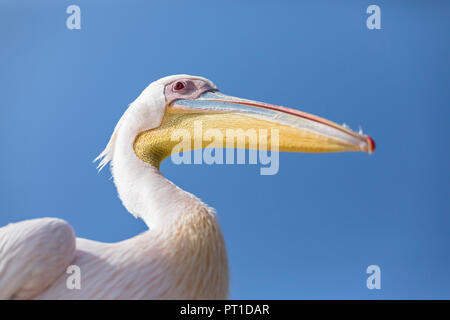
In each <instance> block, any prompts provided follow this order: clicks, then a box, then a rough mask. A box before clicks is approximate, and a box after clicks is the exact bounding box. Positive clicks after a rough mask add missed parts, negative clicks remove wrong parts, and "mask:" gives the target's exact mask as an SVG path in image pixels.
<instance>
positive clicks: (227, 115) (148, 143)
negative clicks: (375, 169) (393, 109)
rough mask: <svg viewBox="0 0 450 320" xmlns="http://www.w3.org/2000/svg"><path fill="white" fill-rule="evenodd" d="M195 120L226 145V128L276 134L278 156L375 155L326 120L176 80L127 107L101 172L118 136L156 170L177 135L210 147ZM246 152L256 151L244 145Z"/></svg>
mask: <svg viewBox="0 0 450 320" xmlns="http://www.w3.org/2000/svg"><path fill="white" fill-rule="evenodd" d="M197 120H201V121H202V127H203V129H218V130H220V131H221V132H222V137H223V139H224V140H225V139H227V138H228V137H227V132H228V131H227V130H226V129H227V128H241V129H244V130H246V129H261V128H263V129H278V131H279V146H278V148H279V151H287V152H311V153H318V152H342V151H363V152H368V153H372V152H373V151H374V150H375V143H374V141H373V139H372V138H370V137H369V136H367V135H364V134H361V133H356V132H354V131H352V130H350V129H349V128H347V127H345V126H341V125H338V124H336V123H334V122H331V121H329V120H326V119H324V118H321V117H318V116H315V115H311V114H308V113H305V112H302V111H300V110H295V109H290V108H286V107H280V106H276V105H272V104H267V103H263V102H257V101H252V100H247V99H241V98H237V97H232V96H228V95H225V94H222V93H220V92H219V90H218V88H217V87H216V86H215V85H214V84H213V83H212V82H211V81H210V80H208V79H205V78H203V77H198V76H189V75H174V76H168V77H164V78H162V79H160V80H158V81H155V82H153V83H151V84H150V85H149V86H148V87H147V88H146V89H145V90H144V91H143V92H142V94H141V95H140V96H139V97H138V98H137V99H136V100H135V101H134V102H133V103H132V104H131V105H130V107H129V108H128V110H127V111H126V112H125V114H124V115H123V117H122V119H121V120H120V121H119V123H118V124H117V126H116V129H115V131H114V134H113V137H112V138H111V141H110V142H109V143H108V146H107V148H106V149H105V151H104V152H103V153H102V154H101V155H100V157H104V158H103V161H102V162H101V163H100V167H103V166H104V165H105V164H106V163H107V162H108V161H109V160H112V158H113V153H114V149H115V148H114V144H115V142H116V141H115V140H116V136H117V135H118V131H119V130H124V131H128V133H129V134H128V135H127V136H128V139H127V143H130V142H132V146H133V150H134V154H135V155H136V156H137V157H138V158H139V159H141V160H142V161H144V162H146V163H148V164H150V165H152V166H154V167H159V164H160V163H161V161H162V160H163V159H164V158H166V157H168V156H169V155H170V154H171V152H172V150H173V147H174V146H175V145H176V144H177V143H178V142H179V141H177V140H174V139H172V138H171V137H172V133H173V132H174V130H176V129H180V128H182V129H185V130H189V131H192V135H191V137H192V139H193V140H196V139H197V140H201V141H194V143H192V146H201V147H202V148H204V147H205V146H206V145H207V144H208V143H209V142H210V141H205V139H204V138H203V137H196V135H195V134H194V133H193V130H194V122H195V121H197ZM125 123H126V125H124V126H122V125H123V124H125ZM130 139H131V140H132V141H130ZM195 142H197V143H195ZM245 146H246V148H254V147H255V146H254V145H252V144H249V143H248V142H247V143H246V145H245ZM266 147H267V148H270V145H268V146H266ZM193 148H194V147H193ZM184 151H187V150H184Z"/></svg>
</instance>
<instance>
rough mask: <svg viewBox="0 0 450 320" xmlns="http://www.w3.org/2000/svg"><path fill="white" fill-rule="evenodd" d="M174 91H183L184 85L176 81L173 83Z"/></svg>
mask: <svg viewBox="0 0 450 320" xmlns="http://www.w3.org/2000/svg"><path fill="white" fill-rule="evenodd" d="M173 89H174V90H181V89H184V83H183V82H181V81H178V82H177V83H175V85H174V86H173Z"/></svg>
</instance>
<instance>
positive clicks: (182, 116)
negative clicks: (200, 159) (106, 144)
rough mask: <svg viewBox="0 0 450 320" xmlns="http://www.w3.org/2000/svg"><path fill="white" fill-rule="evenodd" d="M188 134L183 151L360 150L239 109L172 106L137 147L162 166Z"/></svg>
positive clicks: (139, 137)
mask: <svg viewBox="0 0 450 320" xmlns="http://www.w3.org/2000/svg"><path fill="white" fill-rule="evenodd" d="M186 137H187V139H189V141H183V142H184V143H183V146H184V147H183V151H189V150H195V149H204V148H207V147H210V148H211V147H226V148H228V147H232V148H243V149H252V150H254V149H257V150H271V151H285V152H307V153H321V152H341V151H360V148H359V147H358V146H355V145H350V144H346V143H345V142H343V141H340V140H338V139H335V138H332V137H328V136H326V135H321V134H316V133H314V132H312V131H309V130H306V129H302V128H296V127H293V126H290V125H285V124H282V123H279V122H275V121H270V120H265V119H260V118H256V117H252V116H250V115H244V114H242V113H238V112H220V111H205V112H201V111H200V112H199V111H198V110H186V109H181V108H178V107H172V106H168V107H167V109H166V112H165V115H164V117H163V120H162V122H161V125H160V126H159V127H157V128H155V129H151V130H147V131H143V132H141V133H139V134H138V135H137V137H136V139H135V141H134V146H133V148H134V152H135V154H136V155H137V157H139V158H140V159H141V160H142V161H144V162H146V163H148V164H150V165H152V166H154V167H156V168H159V166H160V163H161V162H162V161H163V160H164V159H165V158H167V157H169V156H170V155H171V153H172V152H175V153H176V152H179V150H178V148H176V146H177V145H178V144H180V140H181V139H183V138H184V139H186ZM218 140H219V141H218ZM174 148H175V149H174ZM177 150H178V151H177Z"/></svg>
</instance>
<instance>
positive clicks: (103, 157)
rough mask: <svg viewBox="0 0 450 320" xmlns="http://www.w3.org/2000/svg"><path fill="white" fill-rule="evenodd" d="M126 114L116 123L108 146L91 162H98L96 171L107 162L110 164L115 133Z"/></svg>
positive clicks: (114, 144)
mask: <svg viewBox="0 0 450 320" xmlns="http://www.w3.org/2000/svg"><path fill="white" fill-rule="evenodd" d="M125 114H126V112H125V113H124V114H123V115H122V117H121V118H120V120H119V122H117V125H116V127H115V128H114V131H113V134H112V136H111V138H110V139H109V141H108V144H107V145H106V147H105V149H104V150H103V151H102V152H101V153H100V154H99V155H98V156H97V158H95V159H94V161H93V162H97V161H100V163H99V164H98V166H97V169H98V171H99V172H100V171H101V170H102V169H103V168H104V167H105V166H106V165H107V164H108V163H109V162H111V160H112V158H113V155H114V149H115V146H116V139H117V132H118V131H119V128H120V126H121V124H122V122H123V119H124V117H125Z"/></svg>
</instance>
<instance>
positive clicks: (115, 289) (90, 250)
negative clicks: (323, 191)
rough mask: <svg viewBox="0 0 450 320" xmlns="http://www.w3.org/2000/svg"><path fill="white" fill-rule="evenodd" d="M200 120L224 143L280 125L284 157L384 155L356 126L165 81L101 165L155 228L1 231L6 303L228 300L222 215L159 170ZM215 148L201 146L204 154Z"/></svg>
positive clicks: (191, 80) (31, 225)
mask: <svg viewBox="0 0 450 320" xmlns="http://www.w3.org/2000/svg"><path fill="white" fill-rule="evenodd" d="M195 120H202V121H203V122H202V123H203V127H204V128H216V129H219V130H221V131H222V132H223V136H224V137H223V138H224V139H226V138H227V136H226V129H227V128H243V129H244V130H245V129H247V128H254V129H258V128H277V129H278V130H279V138H280V141H279V150H280V151H288V152H340V151H365V152H369V153H371V152H373V151H374V148H375V144H374V142H373V140H372V139H371V138H370V137H368V136H366V135H362V134H360V133H355V132H353V131H351V130H349V129H348V128H347V127H344V126H340V125H337V124H335V123H333V122H330V121H328V120H325V119H322V118H319V117H317V116H313V115H310V114H307V113H304V112H301V111H298V110H293V109H289V108H284V107H279V106H274V105H270V104H266V103H261V102H256V101H251V100H244V99H240V98H236V97H231V96H227V95H224V94H221V93H219V92H218V90H217V88H216V86H215V85H214V84H213V83H212V82H211V81H209V80H207V79H205V78H202V77H196V76H189V75H174V76H169V77H165V78H162V79H160V80H158V81H155V82H153V83H151V84H150V85H149V86H148V87H147V88H146V89H145V90H144V91H143V92H142V93H141V95H140V96H139V97H138V98H137V99H136V100H135V101H134V102H133V103H131V104H130V106H129V108H128V109H127V110H126V112H125V113H124V114H123V116H122V117H121V119H120V120H119V122H118V123H117V125H116V127H115V129H114V132H113V134H112V137H111V139H110V140H109V142H108V144H107V146H106V148H105V150H104V151H103V152H102V153H101V154H100V155H99V157H98V158H97V159H96V160H98V159H102V160H101V162H100V165H99V167H100V168H103V167H104V166H105V165H106V164H107V163H108V162H111V169H112V170H111V171H112V175H113V178H114V183H115V185H116V187H117V191H118V194H119V197H120V199H121V200H122V202H123V205H124V206H125V207H126V208H127V209H128V211H129V212H130V213H132V214H133V215H134V216H135V217H139V218H141V219H143V220H144V221H145V223H146V224H147V226H148V227H149V230H148V231H146V232H144V233H142V234H140V235H137V236H135V237H133V238H131V239H127V240H124V241H120V242H117V243H100V242H96V241H92V240H87V239H81V238H75V236H74V232H73V230H72V228H71V227H70V226H69V225H68V224H67V223H66V222H65V221H63V220H60V219H56V218H42V219H33V220H27V221H22V222H19V223H14V224H9V225H7V226H5V227H3V228H0V298H1V299H226V298H227V297H228V287H229V283H228V282H229V279H228V262H227V254H226V249H225V244H224V240H223V236H222V233H221V230H220V227H219V224H218V222H217V220H216V216H215V213H214V210H213V209H211V208H210V207H208V206H207V205H205V204H204V203H203V202H202V201H201V200H199V199H198V198H197V197H195V196H194V195H192V194H190V193H188V192H186V191H184V190H181V189H180V188H178V187H177V186H176V185H174V184H173V183H171V182H170V181H168V180H167V179H166V178H164V176H163V175H162V174H161V173H160V171H159V164H160V162H161V161H162V160H163V159H164V158H166V157H167V156H169V155H170V154H171V150H172V147H173V146H174V144H176V143H178V142H174V141H171V132H173V130H174V129H177V128H185V129H187V130H192V127H193V122H194V121H195ZM192 139H202V138H201V137H200V138H196V137H195V136H194V135H193V138H192ZM202 140H203V139H202ZM197 142H198V141H197ZM206 143H209V141H200V145H201V146H202V147H205V145H206ZM246 147H247V148H250V146H249V145H248V144H247V145H246ZM269 147H270V146H269ZM102 227H107V226H102ZM70 265H76V266H78V267H79V268H80V270H81V288H80V289H76V288H75V289H69V288H68V287H67V284H66V281H67V278H68V277H69V275H68V274H67V273H66V270H67V268H68V266H70Z"/></svg>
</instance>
